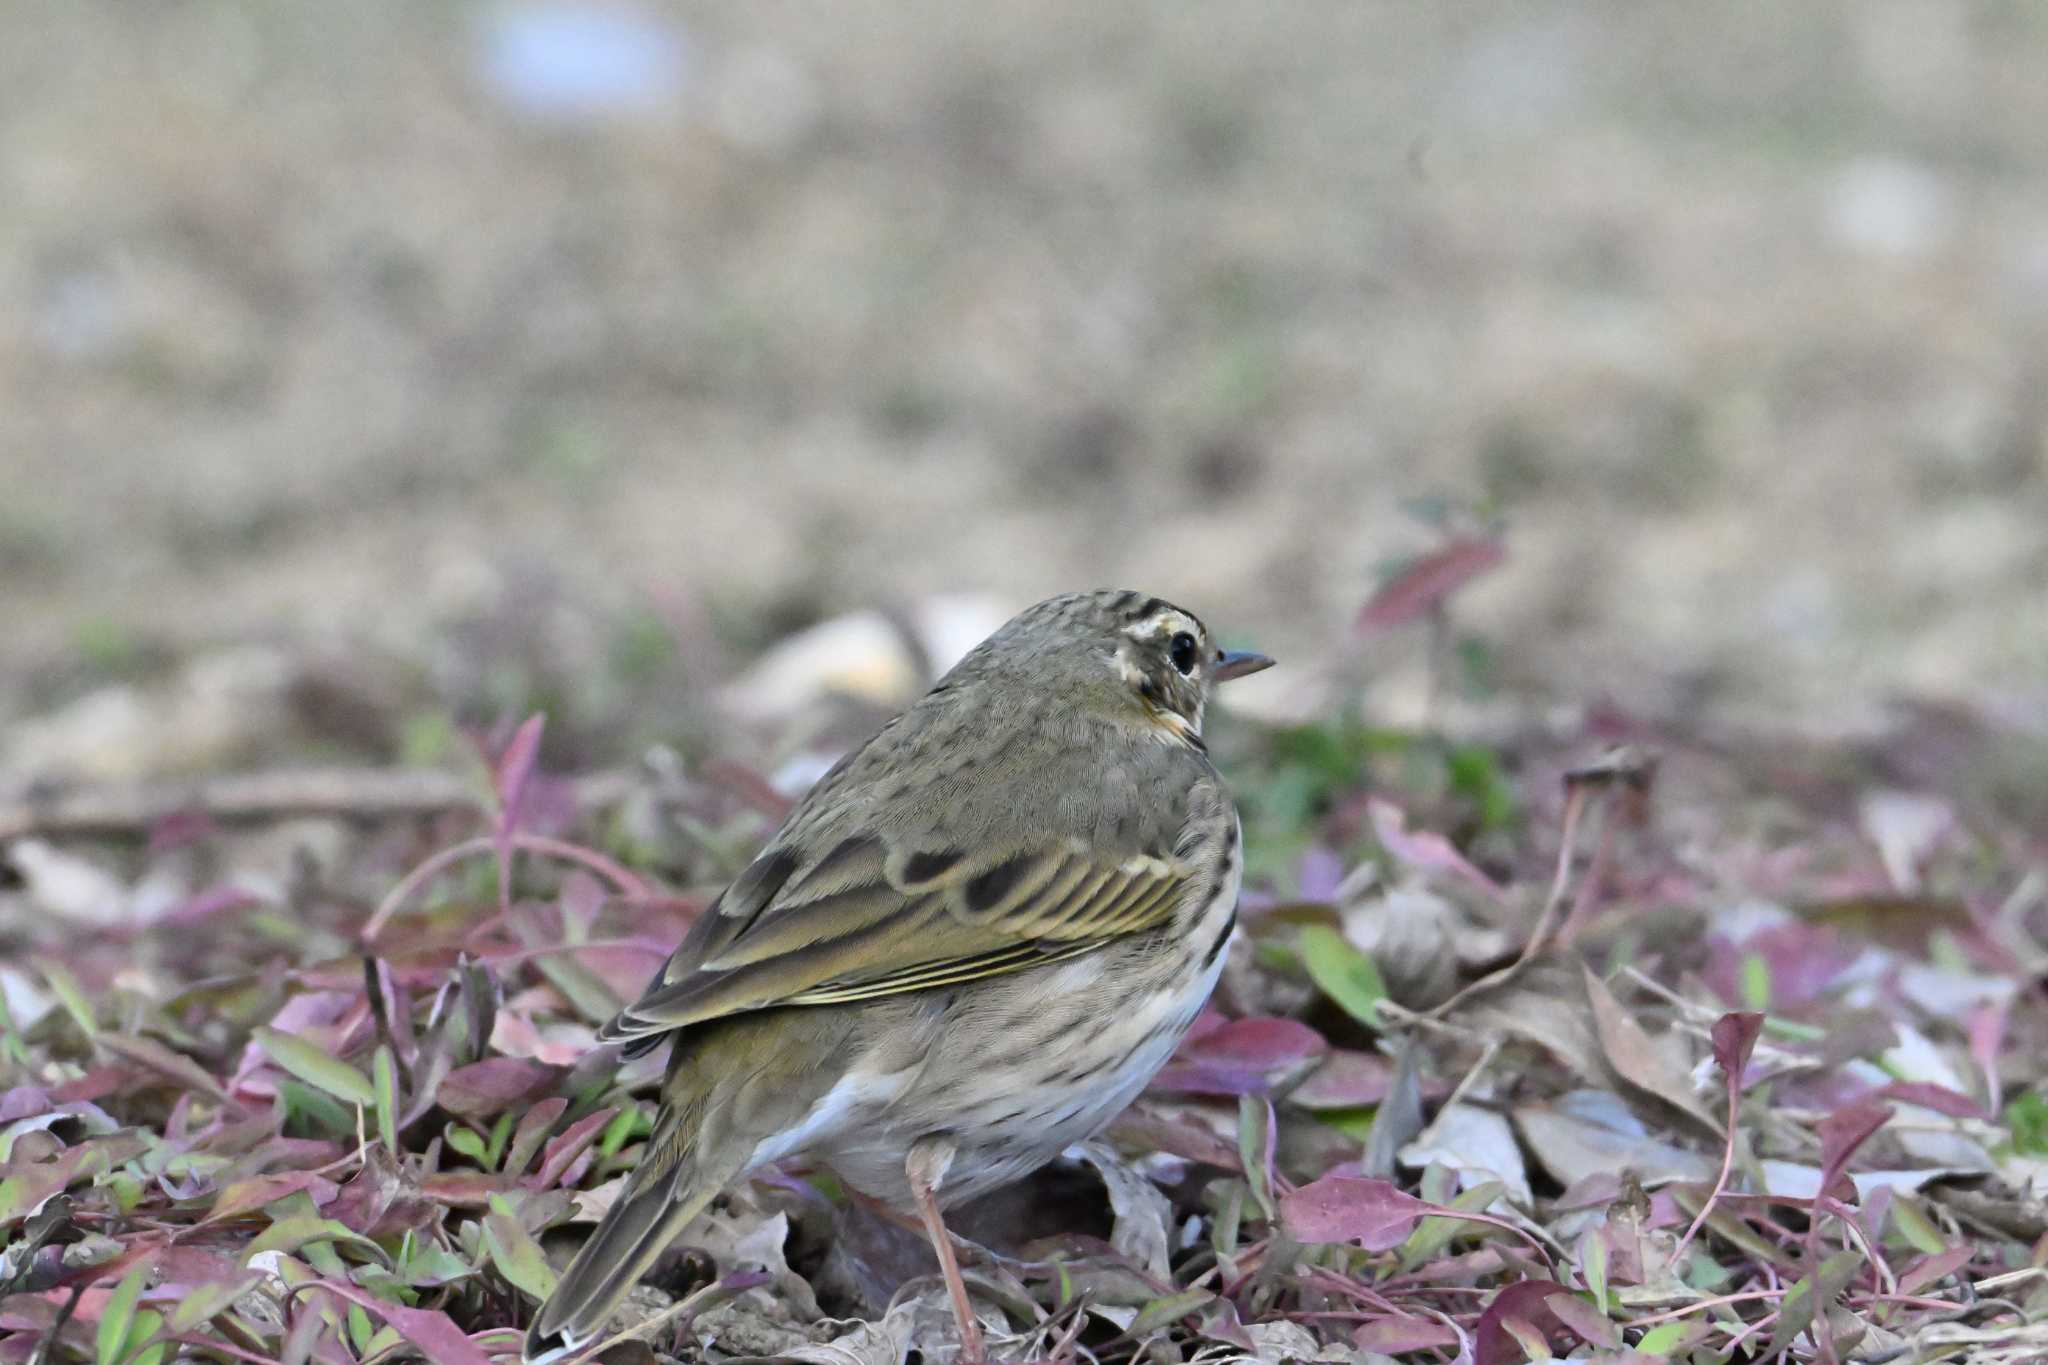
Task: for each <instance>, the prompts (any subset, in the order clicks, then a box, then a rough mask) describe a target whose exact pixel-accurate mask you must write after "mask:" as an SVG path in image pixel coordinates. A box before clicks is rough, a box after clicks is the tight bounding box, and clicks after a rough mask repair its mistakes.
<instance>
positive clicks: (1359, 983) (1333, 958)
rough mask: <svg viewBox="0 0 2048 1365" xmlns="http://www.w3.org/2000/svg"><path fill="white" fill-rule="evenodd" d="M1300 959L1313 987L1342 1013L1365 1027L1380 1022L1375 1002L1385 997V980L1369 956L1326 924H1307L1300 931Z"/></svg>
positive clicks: (1378, 1003) (1376, 1026) (1377, 1003)
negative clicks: (1335, 1003)
mask: <svg viewBox="0 0 2048 1365" xmlns="http://www.w3.org/2000/svg"><path fill="white" fill-rule="evenodd" d="M1301 960H1302V963H1303V965H1305V966H1306V967H1307V968H1308V974H1309V977H1310V979H1312V980H1313V981H1314V982H1315V983H1316V986H1317V988H1318V989H1319V990H1321V991H1322V993H1323V994H1324V995H1327V996H1329V997H1330V999H1332V1000H1334V1001H1336V1002H1337V1004H1339V1005H1341V1006H1342V1007H1343V1008H1344V1012H1345V1013H1346V1014H1349V1015H1350V1016H1351V1017H1352V1018H1354V1019H1356V1020H1358V1021H1359V1022H1360V1023H1361V1024H1364V1025H1365V1026H1366V1027H1368V1028H1373V1029H1377V1028H1378V1027H1379V1026H1380V1010H1379V1005H1380V1001H1382V1000H1384V999H1386V998H1387V984H1386V982H1384V981H1382V980H1381V979H1380V969H1379V968H1378V967H1377V966H1375V965H1374V964H1373V960H1372V959H1371V958H1369V957H1367V956H1366V955H1365V954H1364V953H1362V952H1360V951H1359V950H1358V949H1356V948H1354V947H1353V946H1352V945H1351V943H1350V941H1349V940H1347V939H1346V938H1345V937H1344V936H1343V935H1342V934H1340V933H1338V932H1337V931H1336V930H1335V929H1332V928H1331V927H1330V926H1329V925H1327V924H1310V925H1305V926H1303V928H1302V931H1301Z"/></svg>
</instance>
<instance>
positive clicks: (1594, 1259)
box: [1579, 1228, 1608, 1317]
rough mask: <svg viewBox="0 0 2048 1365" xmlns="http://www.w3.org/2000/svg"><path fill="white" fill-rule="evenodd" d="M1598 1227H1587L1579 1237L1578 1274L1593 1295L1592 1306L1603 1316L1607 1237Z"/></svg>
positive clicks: (1605, 1292) (1605, 1310) (1604, 1307)
mask: <svg viewBox="0 0 2048 1365" xmlns="http://www.w3.org/2000/svg"><path fill="white" fill-rule="evenodd" d="M1601 1232H1602V1230H1601V1229H1600V1228H1588V1229H1587V1230H1586V1232H1585V1233H1584V1234H1583V1235H1582V1236H1581V1237H1580V1238H1579V1274H1580V1276H1581V1277H1582V1278H1584V1280H1585V1281H1586V1288H1587V1290H1588V1291H1590V1292H1591V1293H1592V1295H1593V1306H1594V1307H1596V1308H1598V1309H1599V1310H1600V1315H1601V1316H1602V1317H1605V1316H1606V1315H1607V1311H1608V1305H1607V1239H1606V1238H1605V1237H1604V1236H1602V1235H1601Z"/></svg>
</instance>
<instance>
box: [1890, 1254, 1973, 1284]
mask: <svg viewBox="0 0 2048 1365" xmlns="http://www.w3.org/2000/svg"><path fill="white" fill-rule="evenodd" d="M1976 1256H1977V1248H1976V1247H1975V1246H1973V1245H1971V1244H1970V1243H1968V1242H1965V1243H1963V1245H1961V1246H1959V1247H1950V1248H1949V1249H1948V1250H1947V1251H1937V1252H1935V1253H1934V1254H1933V1255H1932V1256H1922V1257H1921V1258H1920V1259H1919V1260H1917V1261H1915V1262H1913V1264H1911V1265H1909V1266H1907V1267H1906V1268H1905V1269H1904V1270H1902V1271H1900V1272H1899V1292H1900V1293H1901V1294H1918V1293H1919V1292H1920V1291H1921V1290H1923V1289H1925V1288H1927V1287H1928V1286H1929V1285H1934V1284H1939V1283H1941V1281H1943V1280H1945V1279H1947V1278H1948V1277H1949V1276H1951V1275H1953V1274H1955V1273H1956V1272H1957V1271H1958V1270H1961V1269H1962V1268H1963V1267H1964V1266H1966V1265H1968V1264H1969V1263H1970V1262H1971V1261H1973V1260H1975V1259H1976Z"/></svg>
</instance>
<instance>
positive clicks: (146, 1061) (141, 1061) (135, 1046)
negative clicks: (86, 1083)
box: [97, 1030, 228, 1100]
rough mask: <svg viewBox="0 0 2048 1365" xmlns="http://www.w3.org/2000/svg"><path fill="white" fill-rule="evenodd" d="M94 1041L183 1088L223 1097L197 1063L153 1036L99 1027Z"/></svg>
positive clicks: (118, 1055) (217, 1082)
mask: <svg viewBox="0 0 2048 1365" xmlns="http://www.w3.org/2000/svg"><path fill="white" fill-rule="evenodd" d="M97 1041H98V1043H99V1045H100V1046H101V1047H103V1048H105V1049H106V1050H107V1051H109V1052H111V1053H113V1054H114V1055H115V1056H117V1057H121V1058H123V1059H125V1060H127V1061H130V1062H133V1063H135V1064H136V1065H137V1066H140V1067H142V1068H144V1069H145V1070H148V1071H153V1072H155V1073H156V1074H157V1075H158V1076H161V1077H163V1078H164V1079H166V1080H169V1081H171V1082H173V1083H175V1084H176V1085H178V1086H179V1087H180V1088H182V1089H184V1090H187V1091H195V1090H196V1091H198V1092H199V1093H200V1094H202V1095H211V1096H213V1098H215V1099H217V1100H225V1099H226V1098H227V1097H228V1096H227V1092H226V1091H225V1090H223V1089H221V1086H220V1082H219V1081H216V1080H215V1079H214V1078H213V1077H212V1076H209V1075H208V1074H207V1073H206V1072H205V1070H204V1069H202V1068H201V1067H200V1065H199V1063H197V1062H195V1061H193V1060H192V1059H191V1058H190V1057H183V1056H180V1055H179V1054H177V1053H175V1052H173V1051H171V1050H170V1049H169V1048H167V1047H165V1046H164V1045H163V1044H162V1043H159V1042H158V1041H157V1040H156V1039H154V1038H146V1037H143V1036H142V1035H140V1034H132V1033H111V1032H107V1031H104V1030H103V1031H102V1032H101V1033H100V1036H99V1038H98V1039H97Z"/></svg>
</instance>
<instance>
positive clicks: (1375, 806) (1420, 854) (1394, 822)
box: [1365, 796, 1507, 900]
mask: <svg viewBox="0 0 2048 1365" xmlns="http://www.w3.org/2000/svg"><path fill="white" fill-rule="evenodd" d="M1365 810H1366V814H1367V815H1369V816H1370V817H1371V818H1372V832H1373V836H1374V837H1375V838H1377V839H1378V840H1379V841H1380V847H1382V848H1384V849H1386V851H1387V852H1388V853H1390V854H1392V855H1393V856H1394V857H1395V858H1396V859H1398V860H1399V861H1401V862H1404V863H1406V864H1408V866H1410V867H1412V868H1414V869H1415V870H1416V871H1418V872H1438V873H1444V874H1447V875H1449V876H1452V877H1457V878H1459V879H1461V880H1463V881H1465V882H1468V883H1470V884H1471V885H1472V886H1475V887H1477V888H1478V889H1479V890H1481V891H1484V892H1485V893H1486V894H1487V895H1488V896H1491V897H1492V898H1493V899H1495V900H1501V899H1503V898H1505V896H1506V895H1507V892H1506V891H1504V890H1503V889H1502V888H1501V886H1500V884H1499V883H1498V882H1496V881H1494V879H1493V878H1491V877H1489V876H1487V875H1486V874H1485V873H1484V872H1481V871H1480V870H1479V869H1478V868H1477V867H1474V866H1473V865H1472V863H1471V862H1470V860H1468V859H1467V858H1466V857H1465V855H1464V854H1462V853H1460V852H1458V850H1457V849H1456V848H1454V847H1453V846H1452V845H1451V841H1450V840H1448V839H1446V838H1444V836H1443V835H1441V834H1436V833H1432V832H1430V831H1428V830H1420V831H1414V830H1410V829H1409V828H1408V817H1407V816H1406V815H1404V814H1403V813H1402V811H1401V808H1400V807H1398V806H1396V805H1395V804H1394V803H1393V802H1391V801H1385V800H1382V799H1380V798H1379V797H1377V796H1375V797H1372V798H1370V799H1369V800H1367V802H1366V803H1365Z"/></svg>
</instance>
